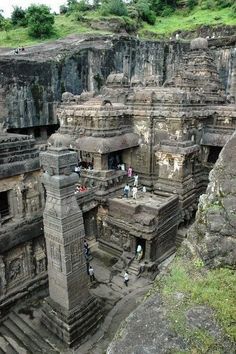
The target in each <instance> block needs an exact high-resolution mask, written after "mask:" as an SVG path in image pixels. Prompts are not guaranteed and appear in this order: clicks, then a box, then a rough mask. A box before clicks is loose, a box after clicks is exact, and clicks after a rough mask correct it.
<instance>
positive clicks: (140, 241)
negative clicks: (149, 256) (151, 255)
mask: <svg viewBox="0 0 236 354" xmlns="http://www.w3.org/2000/svg"><path fill="white" fill-rule="evenodd" d="M138 245H140V246H141V247H142V250H143V258H144V256H145V246H146V240H145V239H143V238H139V237H136V248H135V253H136V250H137V247H138Z"/></svg>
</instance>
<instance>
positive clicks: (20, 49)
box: [14, 47, 25, 54]
mask: <svg viewBox="0 0 236 354" xmlns="http://www.w3.org/2000/svg"><path fill="white" fill-rule="evenodd" d="M24 51H25V48H24V47H18V48H16V49H14V54H19V53H20V52H24Z"/></svg>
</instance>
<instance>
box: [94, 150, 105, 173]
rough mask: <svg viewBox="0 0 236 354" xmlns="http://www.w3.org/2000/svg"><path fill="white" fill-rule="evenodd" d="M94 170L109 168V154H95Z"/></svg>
mask: <svg viewBox="0 0 236 354" xmlns="http://www.w3.org/2000/svg"><path fill="white" fill-rule="evenodd" d="M94 170H98V171H101V170H108V156H107V154H105V155H101V154H99V153H96V154H94Z"/></svg>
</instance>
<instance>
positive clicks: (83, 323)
mask: <svg viewBox="0 0 236 354" xmlns="http://www.w3.org/2000/svg"><path fill="white" fill-rule="evenodd" d="M101 319H102V312H101V306H100V303H99V300H98V299H96V298H95V297H92V296H90V297H89V299H88V300H87V301H86V302H85V303H83V304H81V306H78V307H76V308H73V310H70V311H68V310H66V309H65V308H63V307H61V306H60V305H59V304H57V303H55V302H54V301H53V300H52V299H50V298H47V299H46V300H45V303H44V306H43V309H42V317H41V322H42V323H43V325H45V326H46V327H47V329H48V330H49V331H51V332H53V333H54V334H55V335H56V336H57V337H59V338H60V339H61V340H62V341H63V342H64V343H66V345H68V346H69V347H72V346H73V345H74V344H78V343H82V342H84V340H85V338H86V337H87V336H88V335H91V334H92V333H94V332H95V331H96V330H97V327H98V325H99V322H100V321H101Z"/></svg>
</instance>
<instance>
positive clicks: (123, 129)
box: [0, 38, 236, 353]
mask: <svg viewBox="0 0 236 354" xmlns="http://www.w3.org/2000/svg"><path fill="white" fill-rule="evenodd" d="M59 45H62V44H61V42H60V43H59ZM144 48H145V49H144ZM72 49H73V55H72V56H71V57H68V58H67V57H62V53H63V50H64V49H63V48H62V49H60V48H59V49H58V52H55V53H56V54H55V58H54V56H53V55H52V53H51V49H50V48H49V50H48V52H47V51H46V50H45V51H42V52H40V53H38V54H37V52H36V53H32V57H30V54H31V53H30V54H29V57H28V56H27V55H28V54H27V53H26V54H22V56H18V57H17V58H16V59H14V60H15V61H16V62H17V64H18V66H17V70H18V69H19V68H20V67H21V68H22V70H23V69H24V70H25V71H24V73H25V74H24V75H26V76H25V77H24V78H22V76H21V74H20V73H19V72H15V73H12V71H11V70H13V69H11V70H10V69H9V68H8V69H7V70H6V72H5V75H4V68H3V71H2V72H1V75H2V76H1V77H4V78H3V79H1V81H0V82H1V87H0V105H1V107H2V109H1V112H0V122H1V123H4V124H1V129H0V317H1V316H2V318H4V319H5V316H7V315H8V312H9V310H10V309H11V308H12V307H13V305H14V304H15V303H16V302H17V301H19V300H20V301H21V300H22V299H23V298H25V297H27V296H29V295H31V294H33V295H35V293H36V294H38V293H39V292H40V290H42V289H44V290H45V289H46V290H48V294H47V295H48V296H47V297H46V299H45V301H44V304H43V306H42V311H41V317H40V321H41V323H43V325H45V326H46V327H47V328H48V330H49V331H51V332H52V333H53V334H55V335H56V336H57V337H59V338H60V339H61V340H62V341H64V342H65V343H66V345H68V346H72V345H73V344H74V343H75V342H78V341H80V340H81V338H82V337H83V338H84V337H86V336H87V334H88V333H91V331H95V329H96V328H97V327H98V326H99V323H100V322H99V321H101V318H102V310H101V306H100V304H99V301H98V300H97V299H96V297H94V296H92V295H91V293H90V289H89V286H88V283H89V278H88V274H87V266H88V262H87V263H86V258H85V256H84V249H83V242H84V238H86V239H87V240H88V242H95V241H96V242H97V244H98V248H99V249H100V250H102V251H103V252H105V253H107V254H109V255H111V256H113V259H116V262H115V264H113V265H112V270H113V271H114V272H118V274H121V272H122V271H123V270H124V269H126V270H128V272H129V273H130V274H133V275H135V276H138V277H144V278H145V279H153V278H154V277H155V275H156V274H157V273H158V267H159V265H160V263H161V262H162V261H164V260H166V259H167V258H168V257H169V256H171V255H172V254H173V253H174V252H175V250H176V246H177V245H178V244H179V242H180V241H181V235H183V234H184V233H183V230H185V228H186V227H187V226H188V225H189V224H190V223H191V222H192V221H193V220H194V217H195V212H196V210H197V206H198V201H199V197H200V195H201V194H202V193H204V192H205V190H206V187H207V184H208V176H209V172H210V170H211V169H212V168H213V166H214V164H215V162H216V161H217V159H218V156H219V153H220V151H221V149H222V147H223V146H224V145H225V143H226V142H227V141H228V139H229V138H230V136H231V135H232V134H233V132H234V131H235V128H236V111H235V83H236V81H235V72H236V68H235V57H234V56H233V53H235V52H233V49H232V47H230V48H229V49H227V50H228V51H230V53H231V54H230V55H231V56H230V55H229V54H228V57H227V58H229V63H230V64H228V67H227V68H229V67H230V70H231V71H230V70H228V71H227V70H226V69H225V70H223V69H222V66H221V62H220V60H218V61H215V59H217V58H218V59H219V57H220V55H219V51H218V52H217V55H216V50H215V49H214V50H215V51H214V53H213V52H212V51H211V50H210V49H209V48H208V41H207V40H206V39H203V38H197V39H194V40H192V42H191V44H190V45H189V44H187V43H184V44H179V43H177V44H176V43H175V44H170V46H169V47H167V45H165V46H163V45H162V44H158V46H157V45H156V44H155V43H154V42H150V43H144V42H143V43H142V42H139V41H138V40H136V39H131V40H127V39H122V38H121V39H119V40H117V39H113V38H112V39H106V40H105V39H99V40H98V42H97V43H96V41H91V42H89V40H85V41H84V42H83V43H82V44H81V43H80V42H75V43H74V44H73V45H72ZM55 50H56V49H55ZM60 50H61V51H60ZM76 50H77V54H76ZM217 50H218V47H217ZM174 52H176V53H178V58H177V54H176V57H174V54H173V53H174ZM47 53H48V54H47ZM78 53H79V54H78ZM227 53H229V52H227ZM37 55H38V56H39V57H38V58H37V59H35V58H36V56H37ZM47 55H48V56H47ZM76 55H78V56H76ZM86 55H87V56H86ZM162 56H163V58H164V59H163V62H162V64H160V60H159V59H158V60H157V58H159V57H162ZM225 57H226V55H225ZM29 58H30V59H29ZM62 58H63V59H62ZM86 58H87V59H86ZM176 58H177V59H176ZM230 58H233V59H232V60H231V59H230ZM8 59H9V57H7V55H6V56H5V57H4V58H1V60H2V61H3V63H5V67H6V65H7V64H6V62H7V60H8ZM49 59H50V60H49ZM230 60H231V61H230ZM110 61H111V62H112V63H113V64H112V65H110V64H109V62H110ZM75 62H76V63H75ZM216 63H217V65H216ZM26 64H27V65H28V68H29V69H28V70H29V72H28V74H29V75H28V76H27V74H26V72H27V70H26V69H25V68H26V66H27V65H26ZM33 65H35V71H34V70H33ZM63 65H64V66H63ZM43 66H44V69H45V70H44V69H43V70H41V69H42V67H43ZM164 68H165V69H164ZM15 70H16V69H15ZM77 71H78V72H79V74H78V75H77V74H76V75H77V76H76V75H75V73H77ZM45 72H46V74H45ZM222 72H223V73H224V75H223V76H224V77H223V78H224V80H223V81H222ZM33 73H34V74H33ZM227 75H228V76H227ZM230 75H231V76H230ZM227 77H228V79H227ZM229 77H230V79H229ZM98 78H99V80H98ZM12 80H13V81H12ZM22 80H23V81H25V84H23V83H22V82H23V81H22ZM227 80H228V81H227ZM12 82H13V84H12ZM228 82H230V87H229V84H228ZM11 84H12V85H13V86H11ZM21 85H22V86H21ZM9 87H10V88H11V89H10V90H9V92H8V91H7V90H8V88H9ZM59 91H60V93H59ZM13 98H15V102H16V103H15V104H13V101H14V100H13ZM17 102H18V105H17ZM16 107H17V109H16ZM14 115H15V116H16V118H14ZM58 127H59V129H58V130H57V132H56V133H54V131H55V130H56V129H57V128H58ZM51 133H54V134H52V135H50V134H51ZM27 134H28V135H27ZM49 136H50V137H49ZM48 137H49V139H48V141H47V143H46V140H47V138H48ZM39 155H40V156H41V157H40V158H39ZM40 161H41V162H40ZM40 166H41V167H40ZM129 168H132V172H133V173H132V174H130V175H129V176H128V175H127V170H128V169H129ZM75 172H77V173H75ZM137 176H138V178H137ZM134 180H136V182H137V180H138V183H137V187H138V192H137V199H133V197H132V187H133V185H134ZM126 184H128V185H129V186H130V188H131V191H130V193H129V196H128V198H126V197H124V187H125V185H126ZM138 246H141V248H142V252H143V254H142V259H141V260H140V261H138V260H137V259H136V258H135V256H136V250H137V247H138ZM7 321H8V322H4V323H5V324H3V325H2V326H1V325H0V334H1V335H2V337H3V341H4V342H1V341H0V353H2V352H3V353H5V352H6V351H4V350H3V349H1V348H3V347H4V348H5V347H6V346H7V345H8V344H7V343H8V339H7V338H9V336H10V337H11V336H14V333H18V334H16V335H15V337H14V338H15V341H16V342H17V338H16V337H17V336H18V337H20V336H21V333H20V329H19V327H21V324H20V323H21V322H19V321H20V320H19V318H16V317H9V318H8V319H7ZM17 321H18V322H17ZM22 326H23V325H22ZM24 326H25V327H24V328H25V329H24V330H25V331H26V332H27V328H26V327H27V326H26V325H24ZM9 333H10V335H9ZM22 336H23V335H22ZM24 338H25V337H24ZM21 341H22V343H21V345H22V347H27V345H26V344H27V343H26V342H27V340H26V341H24V340H23V337H22V340H21ZM9 343H10V342H9ZM3 344H4V345H3ZM12 345H13V344H12ZM35 345H36V344H35ZM35 348H36V347H35ZM45 348H46V349H45V350H48V352H50V349H48V348H49V347H47V346H46V347H45ZM36 349H37V348H36ZM36 349H35V350H36ZM15 352H17V350H15ZM35 352H37V350H36V351H35ZM22 353H23V352H22Z"/></svg>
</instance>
